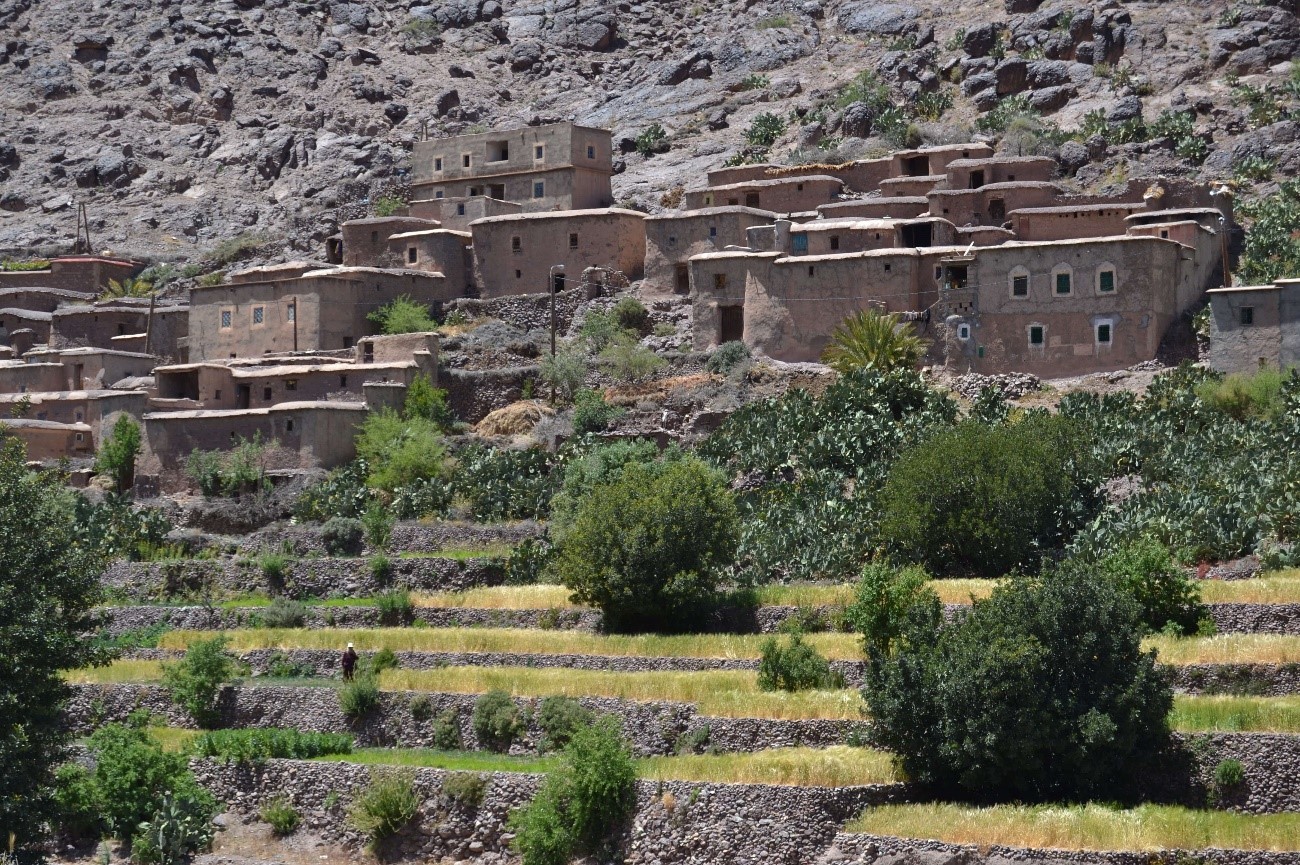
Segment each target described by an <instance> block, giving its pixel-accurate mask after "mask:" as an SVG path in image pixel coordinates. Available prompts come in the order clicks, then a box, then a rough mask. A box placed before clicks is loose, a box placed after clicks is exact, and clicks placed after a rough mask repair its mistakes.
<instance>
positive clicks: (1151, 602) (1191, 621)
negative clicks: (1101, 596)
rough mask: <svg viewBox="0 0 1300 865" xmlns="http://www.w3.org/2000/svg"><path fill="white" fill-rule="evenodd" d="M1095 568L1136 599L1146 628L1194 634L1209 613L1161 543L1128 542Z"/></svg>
mask: <svg viewBox="0 0 1300 865" xmlns="http://www.w3.org/2000/svg"><path fill="white" fill-rule="evenodd" d="M1076 567H1079V568H1087V567H1095V569H1096V571H1097V572H1098V573H1099V574H1100V575H1101V576H1103V577H1105V578H1106V579H1108V580H1110V581H1112V582H1113V583H1114V584H1115V585H1117V586H1118V587H1120V588H1121V589H1123V590H1124V591H1126V592H1128V593H1129V594H1130V595H1132V596H1133V599H1134V600H1135V601H1137V604H1138V609H1139V610H1140V611H1141V618H1142V624H1143V625H1144V626H1145V627H1146V629H1147V630H1148V631H1166V630H1170V629H1172V630H1173V631H1174V632H1176V633H1178V634H1183V635H1190V634H1195V633H1196V632H1197V630H1198V629H1199V628H1200V626H1201V621H1202V620H1203V619H1206V618H1207V617H1208V616H1209V613H1208V611H1207V610H1206V609H1205V606H1204V605H1203V604H1201V597H1200V589H1199V588H1197V586H1196V582H1195V581H1194V580H1192V579H1190V578H1189V577H1188V576H1187V575H1186V574H1185V573H1183V570H1182V568H1180V567H1178V565H1177V564H1175V562H1174V559H1173V556H1171V555H1170V554H1169V550H1167V549H1166V548H1165V547H1164V546H1163V545H1161V544H1160V543H1159V542H1157V541H1153V540H1151V539H1150V538H1140V539H1138V540H1136V541H1132V542H1129V543H1127V544H1124V545H1123V546H1121V547H1119V548H1118V549H1116V550H1115V551H1114V552H1112V553H1110V554H1108V555H1106V556H1104V557H1103V558H1102V559H1101V561H1099V562H1097V563H1096V565H1095V566H1092V565H1089V564H1082V563H1080V564H1078V565H1077V566H1076Z"/></svg>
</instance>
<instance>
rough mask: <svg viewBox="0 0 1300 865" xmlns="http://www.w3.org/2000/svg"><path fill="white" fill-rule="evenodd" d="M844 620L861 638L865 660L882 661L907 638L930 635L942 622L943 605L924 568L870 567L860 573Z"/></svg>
mask: <svg viewBox="0 0 1300 865" xmlns="http://www.w3.org/2000/svg"><path fill="white" fill-rule="evenodd" d="M845 617H846V618H847V620H848V622H849V624H850V625H851V626H852V627H853V629H854V630H855V631H857V632H858V633H860V634H862V642H863V645H864V647H865V648H866V651H867V657H868V658H870V659H883V658H889V657H891V656H892V655H893V654H894V653H895V651H896V650H897V649H898V648H899V646H900V644H901V643H902V642H904V641H906V640H907V639H909V637H910V636H911V635H916V634H920V635H922V638H924V636H925V635H926V634H930V633H933V632H934V630H935V628H937V627H938V626H939V623H940V622H941V621H943V605H942V604H941V603H939V596H938V595H936V594H935V593H934V589H932V588H931V587H930V576H929V574H927V573H926V572H925V569H924V568H920V567H917V566H915V565H912V566H909V567H906V568H900V569H895V568H891V567H890V566H888V565H884V564H871V565H867V566H866V567H865V568H863V569H862V579H861V581H859V583H858V586H857V592H856V598H855V600H854V602H853V604H852V605H851V606H850V607H849V608H848V610H847V612H846V614H845Z"/></svg>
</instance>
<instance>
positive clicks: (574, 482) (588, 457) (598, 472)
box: [534, 439, 680, 582]
mask: <svg viewBox="0 0 1300 865" xmlns="http://www.w3.org/2000/svg"><path fill="white" fill-rule="evenodd" d="M677 456H680V451H677V450H676V449H670V450H668V451H667V452H665V453H664V454H663V457H664V459H675V458H676V457H677ZM659 457H660V452H659V448H658V447H656V446H655V444H654V442H651V441H646V440H643V439H637V440H634V441H626V440H622V441H612V442H601V443H598V444H593V445H592V446H591V447H590V448H589V449H587V450H586V451H585V452H584V453H582V454H581V455H577V454H575V455H574V456H573V457H572V458H571V459H570V460H569V461H568V464H567V465H566V466H565V467H564V480H563V483H562V485H561V487H560V491H559V492H558V493H556V494H555V497H554V498H553V499H552V500H551V525H550V532H551V536H552V537H554V538H555V539H556V540H557V541H558V540H562V539H563V538H564V535H565V534H566V533H567V532H568V531H569V529H570V528H571V527H572V525H573V521H574V519H576V517H577V513H578V507H579V506H580V505H581V504H582V503H583V502H584V501H585V500H586V498H587V496H588V495H589V494H590V493H591V491H592V490H593V489H595V488H596V487H597V486H600V485H601V484H607V483H610V482H612V481H613V480H615V479H616V478H617V477H618V475H619V474H620V473H621V472H622V470H623V467H624V466H626V465H628V464H629V463H634V462H635V463H652V462H654V461H655V460H656V459H658V458H659ZM534 582H535V581H534Z"/></svg>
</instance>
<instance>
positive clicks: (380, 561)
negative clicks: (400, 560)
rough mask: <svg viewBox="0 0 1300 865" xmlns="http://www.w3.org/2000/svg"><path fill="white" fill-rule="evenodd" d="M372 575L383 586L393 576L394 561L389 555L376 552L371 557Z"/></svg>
mask: <svg viewBox="0 0 1300 865" xmlns="http://www.w3.org/2000/svg"><path fill="white" fill-rule="evenodd" d="M370 576H371V577H373V578H374V580H375V582H376V583H378V584H379V585H381V586H382V585H384V584H385V583H387V582H388V580H389V579H390V578H391V577H392V576H393V563H392V561H391V560H390V559H389V558H388V556H386V555H384V554H383V553H375V554H374V555H373V556H371V557H370Z"/></svg>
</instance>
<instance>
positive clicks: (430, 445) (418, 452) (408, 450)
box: [357, 409, 446, 492]
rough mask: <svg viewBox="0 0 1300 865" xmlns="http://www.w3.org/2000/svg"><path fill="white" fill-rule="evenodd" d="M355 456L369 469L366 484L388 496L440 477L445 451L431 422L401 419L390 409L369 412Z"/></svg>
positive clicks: (363, 424) (412, 418)
mask: <svg viewBox="0 0 1300 865" xmlns="http://www.w3.org/2000/svg"><path fill="white" fill-rule="evenodd" d="M357 456H358V457H360V458H361V459H362V460H364V461H365V463H366V465H367V466H368V467H369V470H370V474H369V476H368V477H367V478H366V483H367V484H368V485H369V486H370V487H372V488H374V489H380V490H387V491H388V492H392V491H393V490H395V489H397V488H398V487H401V486H405V485H406V484H409V483H412V482H414V481H421V480H428V479H430V478H436V477H438V476H440V475H441V474H442V469H443V464H444V461H445V458H446V448H445V447H444V446H443V443H442V436H441V435H440V434H439V432H438V426H437V424H435V423H434V422H433V421H432V420H429V419H428V418H422V417H414V416H412V417H403V416H402V415H399V414H398V413H397V412H395V411H393V410H392V409H383V410H382V411H378V412H372V413H371V414H370V415H369V416H368V417H367V418H366V420H365V422H364V423H362V425H361V432H360V434H358V435H357Z"/></svg>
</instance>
